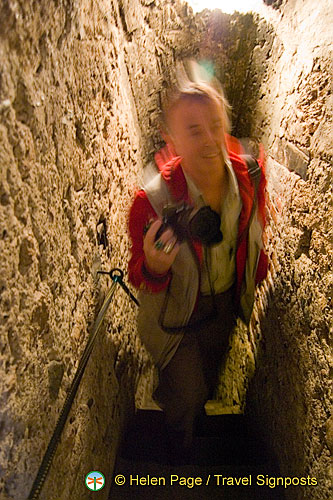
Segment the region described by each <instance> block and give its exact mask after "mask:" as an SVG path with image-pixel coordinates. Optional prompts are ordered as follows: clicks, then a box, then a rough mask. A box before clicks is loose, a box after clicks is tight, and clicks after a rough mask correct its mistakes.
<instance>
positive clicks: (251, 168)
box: [240, 155, 262, 240]
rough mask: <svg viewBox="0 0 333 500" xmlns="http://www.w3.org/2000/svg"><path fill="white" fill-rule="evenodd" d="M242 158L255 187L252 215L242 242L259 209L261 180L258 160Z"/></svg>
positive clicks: (245, 156) (246, 156)
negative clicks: (258, 198) (258, 200)
mask: <svg viewBox="0 0 333 500" xmlns="http://www.w3.org/2000/svg"><path fill="white" fill-rule="evenodd" d="M240 157H241V158H242V159H243V160H244V161H245V163H246V166H247V171H248V172H249V175H250V178H251V181H252V184H253V187H254V197H253V203H252V208H251V213H250V217H249V221H248V223H247V226H246V228H245V229H244V231H243V232H242V235H241V237H240V239H241V240H242V239H243V237H244V236H245V235H246V234H247V232H248V229H249V227H250V225H251V222H252V219H253V216H254V213H255V211H256V207H257V194H258V187H259V183H260V179H261V175H262V172H261V168H260V166H259V164H258V162H257V160H256V159H255V158H254V157H253V156H251V155H240Z"/></svg>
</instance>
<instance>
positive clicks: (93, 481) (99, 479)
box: [85, 470, 105, 491]
mask: <svg viewBox="0 0 333 500" xmlns="http://www.w3.org/2000/svg"><path fill="white" fill-rule="evenodd" d="M85 483H86V487H87V488H88V490H91V491H98V490H101V489H102V488H103V487H104V486H105V477H104V476H103V474H102V473H101V472H99V471H98V470H93V471H91V472H89V473H88V474H87V475H86V479H85Z"/></svg>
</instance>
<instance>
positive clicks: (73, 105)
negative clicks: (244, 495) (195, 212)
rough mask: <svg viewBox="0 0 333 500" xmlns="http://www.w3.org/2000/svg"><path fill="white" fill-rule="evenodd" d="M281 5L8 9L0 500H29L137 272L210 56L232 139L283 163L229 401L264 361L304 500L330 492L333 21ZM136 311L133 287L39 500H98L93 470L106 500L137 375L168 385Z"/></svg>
mask: <svg viewBox="0 0 333 500" xmlns="http://www.w3.org/2000/svg"><path fill="white" fill-rule="evenodd" d="M266 3H268V4H273V6H274V7H275V8H274V9H272V8H271V7H266V9H265V11H264V17H263V18H262V17H261V18H260V17H259V16H255V17H253V16H251V15H245V16H242V15H233V16H226V15H223V14H218V13H217V14H216V13H215V14H214V17H213V18H212V17H211V14H208V13H207V12H206V13H205V14H204V15H203V16H199V15H197V16H196V17H195V19H194V18H193V16H192V15H191V12H190V11H188V8H187V7H186V5H183V4H181V3H180V2H178V1H173V0H170V1H163V2H162V1H159V0H155V1H153V0H141V1H135V0H113V1H110V0H102V1H100V2H95V1H93V0H81V1H74V0H68V1H65V0H58V1H55V2H46V1H45V0H42V1H40V2H36V1H34V0H5V1H4V2H2V5H1V7H0V61H1V66H0V117H1V118H0V136H1V146H0V166H1V170H0V221H1V241H0V245H1V248H0V250H1V255H2V260H1V274H0V300H1V318H0V338H1V347H0V359H1V373H0V380H1V389H0V392H1V412H2V415H1V426H0V439H1V448H0V467H1V474H0V478H1V479H0V481H1V482H0V491H1V495H2V497H1V498H4V499H7V500H8V499H14V498H15V499H23V498H25V497H26V496H27V493H28V491H29V489H30V486H31V484H32V481H33V478H34V475H35V473H36V471H37V469H38V466H39V464H40V461H41V458H42V456H43V453H44V451H45V447H46V445H47V443H48V440H49V438H50V435H51V433H52V431H53V428H54V426H55V423H56V421H57V418H58V416H59V413H60V410H61V407H62V404H63V402H64V399H65V397H66V392H67V390H68V388H69V386H70V383H71V381H72V379H73V376H74V374H75V369H76V367H77V365H78V360H79V358H80V354H81V353H82V351H83V348H84V345H85V342H86V340H87V338H88V334H89V331H91V328H92V325H93V322H94V320H95V318H96V316H97V313H98V310H99V308H100V306H101V304H102V302H103V299H104V297H105V294H106V292H107V290H108V287H109V286H110V279H109V278H107V277H100V276H97V275H96V272H97V270H98V269H107V270H109V269H111V268H112V267H116V266H119V267H122V268H123V269H125V268H126V262H127V258H128V244H129V243H128V239H127V233H126V225H127V220H126V217H127V211H128V208H129V205H130V200H131V198H132V195H133V191H134V189H135V185H136V184H137V178H138V175H139V174H140V172H141V171H142V167H143V165H144V163H145V162H146V161H147V160H148V159H150V158H151V155H152V153H153V151H154V150H155V148H156V146H157V145H158V144H159V143H160V138H159V135H158V132H157V130H156V124H157V118H158V107H159V104H160V100H161V96H162V94H163V92H164V89H165V87H166V86H167V84H168V78H169V69H170V68H171V67H172V66H173V63H174V61H175V58H177V57H181V56H187V55H192V54H198V53H199V54H201V56H202V57H203V58H206V59H207V60H211V59H212V60H213V61H214V62H215V64H216V68H217V71H218V76H219V77H220V79H221V80H222V82H223V83H224V84H225V87H226V90H227V95H228V97H229V100H230V102H231V104H232V105H233V121H234V133H235V134H236V135H238V136H247V137H251V138H258V139H260V140H262V142H263V143H264V146H265V148H266V151H267V154H268V162H267V171H268V180H269V183H268V196H269V201H270V204H269V206H270V209H269V214H268V215H269V227H268V230H267V234H266V244H267V248H268V252H269V254H270V257H271V268H270V273H269V277H268V279H267V280H266V282H265V283H264V284H262V285H261V287H260V289H259V291H258V295H257V302H256V307H255V313H254V316H253V321H252V324H251V329H250V332H249V334H248V333H247V332H246V331H242V332H241V335H238V336H236V337H235V339H234V350H235V351H237V355H236V356H233V357H232V356H231V357H230V360H231V361H230V362H229V365H227V367H226V372H227V374H228V375H227V377H226V379H225V380H229V381H230V380H231V386H230V384H229V385H228V383H227V384H225V385H224V386H223V387H222V388H220V389H221V391H220V392H221V393H222V397H223V398H224V402H227V404H230V405H231V406H232V405H235V404H236V406H238V408H239V409H242V407H243V405H244V392H242V391H243V389H244V387H246V385H247V380H248V377H249V376H251V375H252V374H253V372H254V368H255V365H256V368H257V370H256V374H255V377H254V379H253V382H252V384H251V387H250V391H249V396H248V399H247V411H248V413H249V414H251V415H252V416H253V417H254V420H255V421H256V422H259V423H260V424H261V429H260V431H261V432H262V433H263V434H265V435H266V438H267V439H268V440H270V442H271V444H272V446H273V448H274V450H275V452H276V454H277V456H278V458H279V462H280V466H281V473H282V474H283V475H286V476H299V477H300V476H307V475H310V476H312V477H316V478H317V479H318V482H319V486H318V487H317V488H313V487H312V488H304V487H292V488H290V489H289V490H287V492H286V493H287V495H288V498H290V499H296V500H298V499H299V500H300V499H306V500H309V499H313V500H317V499H318V500H319V499H320V500H322V499H324V498H328V480H329V475H328V457H329V450H332V423H330V422H331V421H329V420H328V417H329V414H328V411H329V408H330V400H329V392H328V384H329V376H330V371H329V370H330V369H331V358H330V356H329V350H328V343H329V332H328V326H327V325H329V321H330V319H331V317H330V308H329V306H330V304H329V300H331V299H330V297H331V296H332V295H331V294H332V291H331V288H330V287H331V275H330V274H329V273H330V269H329V259H331V254H330V251H331V250H330V246H329V240H328V232H329V230H330V220H331V216H330V209H331V205H330V198H329V188H330V185H331V177H330V176H331V170H330V168H331V161H332V146H331V143H330V142H329V136H330V134H332V131H331V127H332V113H331V107H332V101H331V95H330V90H329V79H328V78H329V75H331V74H332V68H331V66H330V64H331V62H330V61H331V56H330V53H329V50H330V49H329V44H330V43H331V40H332V31H331V29H332V28H331V25H330V23H329V20H330V18H331V14H332V13H331V12H330V11H329V6H328V2H325V1H324V0H321V1H320V2H317V3H316V5H315V6H313V2H311V1H310V0H303V1H302V0H288V1H284V2H281V1H279V0H278V1H274V2H269V1H267V2H266ZM203 23H208V24H207V25H206V26H207V27H206V28H204V29H203ZM200 35H202V36H201V43H200V44H199V42H198V41H199V37H200ZM197 42H198V43H197ZM199 45H200V50H198V48H197V47H199ZM135 312H136V311H135V306H134V305H133V304H132V303H131V302H130V300H129V299H128V298H127V297H126V296H125V294H124V292H123V291H121V290H120V291H118V292H117V295H116V297H115V298H114V300H113V302H112V306H111V307H110V310H109V313H108V316H107V321H106V322H105V325H104V328H103V329H102V332H101V336H100V339H99V340H98V341H97V344H96V346H95V348H94V351H93V355H92V359H91V360H90V362H89V365H88V368H87V372H86V374H85V376H84V379H83V381H82V383H81V386H80V389H79V392H78V395H77V398H76V400H75V402H74V406H73V409H72V411H71V414H70V417H69V420H68V422H67V425H66V427H65V430H64V433H63V436H62V438H61V442H60V445H59V447H58V450H57V453H56V456H55V458H54V462H53V466H52V469H51V472H50V474H49V477H48V479H47V482H46V484H45V487H44V490H43V492H42V498H45V499H46V498H59V499H64V500H65V499H67V498H73V499H80V500H81V499H84V498H89V493H88V490H86V489H85V487H84V484H83V481H84V477H85V475H86V473H88V472H89V471H91V470H96V469H97V470H101V472H103V473H105V475H106V480H107V486H106V488H105V489H104V490H103V492H101V494H100V496H101V495H102V497H103V498H106V496H107V491H108V486H109V485H110V479H111V473H112V468H113V463H114V459H115V453H116V449H117V445H118V442H119V438H120V436H121V431H122V427H123V424H124V421H125V418H126V415H127V414H128V413H129V412H130V411H131V410H132V409H133V404H134V392H135V388H136V385H137V381H138V379H139V377H141V379H143V380H147V381H148V380H149V379H150V375H151V363H150V361H149V358H148V357H147V354H146V352H145V351H144V349H143V347H142V346H141V344H140V343H139V341H138V339H137V338H136V337H135V326H134V321H135ZM237 356H238V357H237ZM239 360H241V363H240V364H239V365H238V361H239ZM235 373H236V378H237V377H238V376H239V377H240V379H241V380H240V383H238V382H239V381H237V382H236V383H235V384H234V382H235ZM239 374H240V375H239ZM240 387H241V389H239V388H240ZM65 479H66V481H65Z"/></svg>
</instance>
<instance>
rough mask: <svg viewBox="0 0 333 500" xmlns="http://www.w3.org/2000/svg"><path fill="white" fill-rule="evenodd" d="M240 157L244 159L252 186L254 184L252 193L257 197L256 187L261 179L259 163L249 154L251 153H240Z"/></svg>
mask: <svg viewBox="0 0 333 500" xmlns="http://www.w3.org/2000/svg"><path fill="white" fill-rule="evenodd" d="M241 158H243V160H245V163H246V166H247V171H248V172H249V175H250V177H251V180H252V183H253V186H254V194H255V198H256V197H257V193H258V187H259V183H260V179H261V168H260V167H259V164H258V162H257V160H256V159H255V158H254V157H253V156H251V155H241Z"/></svg>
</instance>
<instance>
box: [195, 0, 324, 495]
mask: <svg viewBox="0 0 333 500" xmlns="http://www.w3.org/2000/svg"><path fill="white" fill-rule="evenodd" d="M266 3H268V4H274V5H273V7H274V9H275V10H273V9H271V8H268V7H266V8H263V11H262V15H261V16H258V15H255V16H253V17H252V16H251V15H245V16H244V15H239V14H234V15H232V16H227V15H226V14H222V13H220V12H218V11H215V12H213V13H210V12H207V11H206V12H204V14H203V17H204V19H205V22H206V23H207V30H206V33H205V36H204V38H203V42H202V45H201V49H200V55H201V56H202V57H204V58H206V59H207V60H211V61H213V62H214V65H215V68H216V72H217V75H218V76H219V77H220V79H221V81H222V82H223V83H224V86H225V89H226V94H227V96H228V99H229V102H230V103H231V105H232V107H233V110H232V113H233V123H234V128H233V132H234V134H235V135H236V136H237V137H244V136H245V137H249V138H250V139H256V140H260V141H262V143H263V144H264V146H265V149H266V151H267V177H268V201H269V210H268V214H267V215H268V223H269V224H268V228H267V232H266V235H265V239H266V247H267V251H268V254H269V256H270V262H271V263H270V271H269V275H268V278H267V280H266V281H265V282H264V283H263V284H262V285H261V286H260V287H259V289H258V293H257V300H256V305H255V310H254V314H253V318H252V322H251V327H250V330H249V333H247V332H246V331H245V330H243V329H238V331H237V332H236V333H235V335H234V338H233V339H232V343H231V352H230V356H229V358H228V359H227V362H226V365H225V367H224V372H223V377H222V379H221V384H220V387H219V393H218V396H219V398H220V399H221V400H222V401H223V400H224V401H227V404H228V405H234V406H235V405H236V406H237V405H239V406H240V408H242V407H243V406H244V403H245V401H244V396H245V392H244V391H245V389H246V386H247V383H248V380H249V378H251V377H252V376H253V375H254V373H255V376H254V378H253V380H252V383H251V385H250V390H249V392H248V394H247V398H246V411H247V412H248V413H249V414H251V415H252V416H253V421H254V423H257V424H258V431H259V432H261V433H262V434H263V435H264V436H265V437H266V439H267V441H268V442H270V444H271V446H272V449H273V450H274V451H275V453H276V455H277V457H278V459H279V463H280V467H281V475H283V476H289V477H290V476H291V477H293V476H295V477H307V476H310V477H314V478H316V479H317V481H318V486H317V487H313V486H312V487H311V486H310V487H304V486H303V487H302V486H298V487H297V486H292V487H291V488H289V489H288V490H287V491H286V495H287V498H290V499H293V500H295V499H307V500H308V499H318V500H319V499H321V500H322V499H326V498H329V494H330V493H329V491H330V485H331V480H332V478H331V475H330V474H331V473H330V469H329V457H330V454H331V453H332V425H333V424H332V417H330V412H331V407H332V395H331V392H330V389H331V386H330V381H331V378H332V355H331V351H330V345H331V342H332V338H331V334H332V332H331V326H332V308H331V306H332V299H331V297H332V269H331V263H332V248H331V220H332V193H331V188H332V140H331V137H332V132H333V130H332V96H331V87H330V85H331V75H332V40H333V32H332V26H331V22H330V19H331V18H332V14H333V12H332V7H331V6H330V5H329V2H326V1H324V0H322V1H320V2H317V3H316V4H314V3H313V2H311V1H309V0H303V1H302V0H288V1H285V2H266ZM232 70H233V71H232ZM237 96H238V99H237ZM226 375H227V377H226ZM225 380H229V382H230V381H232V390H230V383H229V382H228V383H227V384H226V383H225ZM296 483H297V481H296Z"/></svg>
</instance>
